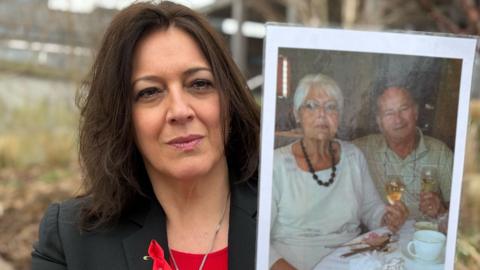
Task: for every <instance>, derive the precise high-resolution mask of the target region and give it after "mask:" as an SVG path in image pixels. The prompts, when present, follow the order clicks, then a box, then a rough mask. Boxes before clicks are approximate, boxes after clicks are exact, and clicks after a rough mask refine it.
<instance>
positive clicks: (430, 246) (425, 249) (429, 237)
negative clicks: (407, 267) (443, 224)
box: [407, 230, 446, 261]
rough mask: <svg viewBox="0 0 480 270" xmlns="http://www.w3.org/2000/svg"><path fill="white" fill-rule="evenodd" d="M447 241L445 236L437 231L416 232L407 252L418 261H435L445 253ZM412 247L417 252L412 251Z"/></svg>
mask: <svg viewBox="0 0 480 270" xmlns="http://www.w3.org/2000/svg"><path fill="white" fill-rule="evenodd" d="M445 240H446V237H445V235H444V234H443V233H440V232H437V231H430V230H420V231H416V232H415V233H414V234H413V240H412V241H410V242H409V243H408V246H407V251H408V253H410V255H412V256H413V257H414V258H416V259H419V260H423V261H434V260H436V259H437V258H438V257H439V256H440V253H441V252H442V251H443V246H444V245H445ZM412 246H413V247H414V248H415V250H412Z"/></svg>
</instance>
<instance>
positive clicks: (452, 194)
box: [258, 26, 475, 269]
mask: <svg viewBox="0 0 480 270" xmlns="http://www.w3.org/2000/svg"><path fill="white" fill-rule="evenodd" d="M270 27H271V28H270V30H271V31H268V30H269V29H268V28H267V36H266V54H265V57H266V67H265V80H266V83H265V88H264V100H263V102H264V108H263V115H264V118H263V122H262V125H263V126H262V136H263V137H262V171H261V194H260V198H261V201H260V224H259V226H260V228H259V230H265V231H266V232H267V231H268V232H267V233H266V234H268V238H269V239H268V241H265V239H261V240H263V242H259V251H258V252H262V247H263V248H264V249H267V250H268V254H269V256H268V262H265V265H266V268H268V269H292V268H288V267H293V269H375V267H380V268H378V269H382V268H381V267H386V266H391V267H395V268H391V269H402V268H401V267H403V269H418V267H421V266H425V267H431V268H432V269H451V268H452V267H453V256H454V249H455V235H456V228H457V223H458V214H459V213H458V203H459V197H460V188H459V186H460V185H461V174H462V168H463V156H464V151H465V129H466V125H467V122H466V118H467V113H468V110H467V108H468V104H467V105H466V106H463V105H462V104H463V103H464V102H466V101H468V98H469V93H470V89H469V88H470V85H469V83H470V81H471V74H472V62H473V55H474V48H475V46H474V44H475V43H474V42H472V41H474V40H471V39H462V38H454V37H440V36H428V35H412V34H401V33H379V32H359V31H344V30H332V29H313V28H296V27H287V26H270ZM272 28H273V29H272ZM292 35H293V36H295V37H296V41H295V42H294V43H291V44H290V43H289V42H290V39H293V37H292ZM285 37H289V38H285ZM302 37H303V38H302ZM462 42H463V45H464V46H468V45H467V44H470V46H472V47H471V50H470V53H471V56H469V55H468V54H467V53H465V51H464V52H463V53H462V54H458V55H452V54H451V53H450V52H449V53H444V51H443V50H445V52H448V50H447V49H448V48H452V46H460V43H462ZM406 44H408V46H406ZM472 44H473V45H472ZM292 45H293V46H292ZM443 47H445V48H444V49H443ZM269 50H270V51H269ZM269 76H271V77H269ZM469 77H470V79H469ZM267 82H269V84H267ZM465 107H467V108H465ZM265 115H270V116H269V118H272V119H271V121H268V120H266V118H267V117H265ZM269 123H270V124H269ZM271 123H273V125H272V124H271ZM267 125H270V126H269V127H267ZM268 171H269V172H270V173H268ZM267 204H268V207H267ZM264 220H268V222H263V224H262V221H264ZM267 223H268V224H267ZM259 241H260V240H259ZM265 242H266V243H265ZM262 244H263V245H262ZM450 265H451V266H450ZM277 267H279V268H277ZM284 267H287V268H284ZM358 267H360V268H358ZM372 267H373V268H372ZM397 267H399V268H397ZM262 269H263V268H262ZM429 269H430V268H429Z"/></svg>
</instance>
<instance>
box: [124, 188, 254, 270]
mask: <svg viewBox="0 0 480 270" xmlns="http://www.w3.org/2000/svg"><path fill="white" fill-rule="evenodd" d="M231 192H232V193H231V194H232V195H231V205H230V224H229V232H228V269H229V270H237V269H238V270H240V269H241V270H245V269H255V255H256V232H257V231H256V228H257V190H256V188H255V187H253V186H252V185H250V184H249V183H239V184H232V188H231ZM135 210H136V211H132V214H131V215H130V216H129V219H130V221H132V222H134V223H136V224H137V225H138V226H139V229H138V230H137V231H135V232H134V233H132V234H130V235H129V236H127V237H125V238H124V239H123V249H124V251H125V256H126V259H127V263H128V269H130V270H151V269H152V261H151V260H149V261H144V260H143V256H145V255H148V246H149V244H150V241H151V240H152V239H155V240H157V242H158V243H159V244H160V246H161V247H162V248H163V250H164V252H165V259H166V260H167V261H168V260H169V254H168V241H167V230H166V217H165V212H164V211H163V209H162V208H161V206H160V205H159V203H158V202H157V201H156V200H152V201H150V205H149V206H148V205H147V206H145V207H141V208H136V209H135Z"/></svg>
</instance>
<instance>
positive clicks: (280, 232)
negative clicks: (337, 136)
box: [270, 140, 385, 269]
mask: <svg viewBox="0 0 480 270" xmlns="http://www.w3.org/2000/svg"><path fill="white" fill-rule="evenodd" d="M336 142H338V143H339V144H340V149H341V152H340V161H339V162H338V164H337V165H336V168H337V170H336V177H335V180H334V182H333V184H331V185H330V186H329V187H325V186H320V185H318V184H317V182H316V181H315V180H314V179H313V178H312V174H311V173H310V172H305V171H303V170H301V169H300V168H299V167H298V166H297V164H296V161H295V157H294V156H293V154H292V145H293V144H290V145H287V146H284V147H282V148H279V149H276V150H275V152H274V164H273V181H272V183H273V190H272V199H273V201H272V219H271V224H272V227H271V232H270V237H271V245H270V266H271V265H273V263H275V262H276V261H277V260H278V259H280V258H284V259H285V260H286V261H288V262H289V263H290V264H292V265H293V266H295V267H296V268H297V269H312V268H313V267H314V266H315V265H316V264H317V263H318V262H319V261H320V260H321V259H322V258H323V257H324V256H326V255H327V254H328V253H330V252H332V251H333V250H332V249H328V248H325V247H324V246H325V245H335V244H341V243H345V242H347V241H349V240H351V239H353V238H355V237H356V236H358V235H359V234H360V232H361V229H360V224H364V225H366V226H367V227H368V228H369V229H374V228H377V227H379V226H380V223H381V218H382V216H383V214H384V212H385V204H384V203H383V201H382V200H381V199H380V197H379V195H378V192H377V190H376V189H375V186H374V185H373V182H372V179H371V177H370V173H369V172H368V165H367V163H366V161H365V158H364V156H363V154H362V153H361V151H360V150H359V149H358V148H357V147H356V146H354V145H353V144H351V143H348V142H344V141H340V140H337V141H336ZM331 171H332V170H331V168H328V169H325V170H321V171H317V172H316V174H317V176H318V177H319V179H321V180H322V181H323V182H325V181H328V179H329V178H330V174H331Z"/></svg>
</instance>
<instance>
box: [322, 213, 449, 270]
mask: <svg viewBox="0 0 480 270" xmlns="http://www.w3.org/2000/svg"><path fill="white" fill-rule="evenodd" d="M414 224H415V221H414V220H408V221H406V222H405V224H404V225H403V226H402V228H401V229H400V231H398V234H399V236H400V239H399V241H398V242H397V243H396V244H394V245H395V247H396V248H395V249H394V250H393V251H392V252H390V253H380V254H383V256H385V261H388V260H390V259H392V258H403V260H404V261H405V270H417V269H418V270H444V263H436V264H426V263H422V262H418V261H416V260H414V259H412V258H411V256H406V255H404V251H402V249H404V250H405V247H406V245H407V244H408V242H410V241H411V240H412V237H413V233H414V232H415V228H414V227H413V225H414ZM372 232H376V233H379V234H382V233H386V232H389V231H388V229H387V228H386V227H383V228H379V229H376V230H373V231H372ZM368 233H371V232H368ZM368 233H366V234H368ZM363 236H365V234H364V235H360V236H359V237H357V238H355V239H354V240H352V242H355V241H359V240H360V239H361V238H362V237H363ZM349 251H350V248H349V247H340V248H337V249H335V250H334V251H333V252H332V253H330V254H329V255H328V256H326V257H325V258H323V260H321V261H320V262H319V263H318V264H317V265H316V266H315V268H314V270H325V269H336V270H349V262H350V261H351V260H353V259H358V258H359V257H360V256H366V255H365V254H366V253H360V254H356V255H353V256H350V257H347V258H344V257H342V256H341V255H342V254H345V253H347V252H349ZM444 253H445V252H444ZM443 261H444V260H443Z"/></svg>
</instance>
